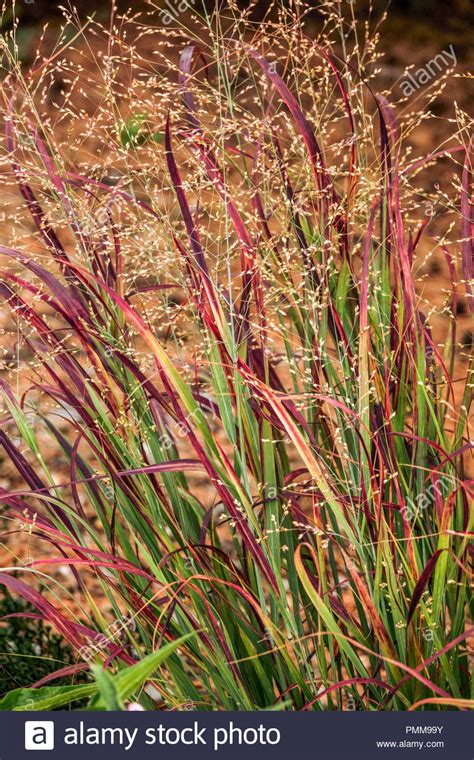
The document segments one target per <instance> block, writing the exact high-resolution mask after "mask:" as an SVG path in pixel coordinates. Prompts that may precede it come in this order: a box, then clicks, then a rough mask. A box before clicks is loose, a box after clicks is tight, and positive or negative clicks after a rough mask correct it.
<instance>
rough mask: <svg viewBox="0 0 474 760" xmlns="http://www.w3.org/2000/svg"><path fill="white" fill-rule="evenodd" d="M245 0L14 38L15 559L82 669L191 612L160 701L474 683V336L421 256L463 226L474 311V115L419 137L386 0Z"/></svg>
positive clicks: (414, 704)
mask: <svg viewBox="0 0 474 760" xmlns="http://www.w3.org/2000/svg"><path fill="white" fill-rule="evenodd" d="M228 6H229V7H228V11H227V12H226V13H224V14H223V15H219V14H213V15H212V16H208V17H206V16H204V17H203V18H201V17H199V16H198V15H197V14H195V15H194V17H193V18H192V23H191V24H190V27H189V29H188V30H187V31H186V32H185V31H183V29H182V28H181V27H180V24H181V23H182V22H181V20H180V21H179V25H178V27H179V28H176V29H174V28H169V29H166V30H164V29H161V30H160V29H158V30H157V29H155V28H154V27H153V25H152V24H149V25H148V26H147V25H146V24H145V22H144V21H143V19H142V17H140V16H138V17H137V16H134V17H133V18H128V19H127V18H122V19H118V18H113V19H112V22H111V24H110V28H108V29H107V30H103V29H102V28H101V27H100V26H99V24H97V23H96V22H94V21H93V20H89V22H88V24H89V27H88V29H85V30H80V31H81V34H82V35H84V36H85V37H86V39H87V40H89V42H90V41H91V40H94V41H95V43H94V44H97V45H98V46H99V48H100V51H101V52H100V55H98V56H97V57H96V56H95V54H92V53H90V50H91V49H92V48H87V47H86V52H84V50H82V51H81V52H80V54H79V53H78V47H77V44H78V43H77V39H80V37H78V34H79V32H77V34H76V35H74V34H69V39H71V38H72V42H70V47H65V46H64V47H61V46H60V45H59V46H58V48H57V49H56V50H55V51H54V52H53V53H52V54H51V55H48V56H44V57H43V58H41V59H39V60H38V61H36V62H34V63H33V64H31V65H30V67H29V68H28V70H26V71H25V70H24V69H23V68H22V67H21V66H20V64H19V63H18V61H17V60H16V58H15V52H14V49H13V48H14V46H13V48H12V46H11V45H10V47H9V48H8V49H7V47H6V46H4V47H5V56H7V55H8V58H7V64H6V65H7V69H8V71H7V72H6V81H5V89H4V92H5V95H4V101H5V142H4V151H3V156H2V165H3V172H4V178H5V180H4V181H5V183H6V186H8V187H9V192H10V194H11V195H12V196H13V197H14V199H15V201H14V206H15V208H14V211H11V209H10V217H9V218H10V219H11V220H12V222H13V224H12V225H10V226H8V225H7V228H6V229H7V233H5V234H4V235H3V244H2V246H1V248H0V253H1V255H2V257H3V262H4V266H3V267H2V272H1V284H0V296H1V299H2V308H3V310H4V312H6V311H8V310H9V312H10V314H11V315H12V317H13V318H14V320H15V324H16V325H17V330H18V334H17V336H16V344H15V345H16V346H17V357H18V361H19V362H23V364H17V368H18V369H19V368H21V373H19V374H17V375H16V377H15V376H14V374H15V367H12V368H11V372H10V376H9V373H8V372H5V373H3V379H2V380H1V392H2V398H3V406H4V409H3V414H2V419H1V426H0V444H1V447H2V455H3V457H4V458H5V459H6V460H9V463H10V467H13V469H14V470H15V471H16V473H17V480H18V483H17V484H16V485H15V487H11V488H10V487H2V488H1V490H0V498H1V501H2V504H3V508H4V510H5V513H4V515H5V518H6V520H7V532H8V533H10V532H14V531H18V530H21V531H23V532H24V535H25V540H26V538H27V539H28V542H29V543H30V547H31V548H30V555H29V556H28V557H26V558H25V559H24V561H22V559H21V558H17V559H16V561H14V559H13V557H12V562H11V566H8V567H6V568H4V569H3V571H2V572H1V573H0V583H1V584H2V585H3V586H4V587H6V588H7V589H9V591H10V592H11V593H13V594H15V595H19V596H21V597H24V598H25V599H26V600H27V601H28V603H29V604H33V605H34V606H35V608H36V610H37V614H38V615H39V616H40V617H41V619H42V620H44V621H47V622H48V623H50V624H51V625H52V626H53V627H54V629H55V631H56V632H57V633H59V634H60V635H61V636H62V637H63V638H64V640H65V641H66V642H67V643H68V645H69V646H70V647H72V648H73V649H74V651H75V652H76V656H77V661H76V664H75V665H69V666H68V668H67V670H66V674H67V675H69V676H71V678H73V677H74V675H75V673H79V672H81V673H82V672H83V671H84V670H85V669H87V667H88V663H89V662H95V661H97V660H98V661H100V662H101V663H103V666H104V668H105V669H107V670H109V671H110V672H111V673H113V674H115V675H114V678H117V677H119V676H117V675H116V674H119V675H120V674H121V672H122V671H124V673H126V672H127V671H128V669H130V668H133V667H134V666H135V667H136V663H137V662H140V661H142V660H143V661H145V658H146V657H150V654H151V653H152V652H156V651H159V650H160V649H161V648H162V647H164V646H165V645H166V644H168V643H170V642H176V641H177V640H178V639H179V640H180V641H179V644H177V645H176V646H175V647H171V648H168V649H167V650H166V652H167V656H166V659H165V658H161V660H160V663H159V667H158V660H157V661H156V662H155V661H151V660H147V662H152V664H153V668H155V669H154V670H150V667H151V666H150V667H144V668H143V669H142V671H140V672H142V682H141V683H142V685H143V684H145V683H146V685H145V686H144V688H143V689H142V688H141V687H140V681H139V679H138V680H133V679H132V680H131V681H130V683H131V684H132V686H131V687H130V688H128V691H127V692H126V696H127V699H129V698H132V696H133V699H134V701H136V702H139V703H141V704H142V705H143V706H144V707H146V708H148V709H183V708H186V709H195V710H261V709H263V710H265V709H288V710H343V709H347V707H348V705H349V704H350V705H351V707H352V709H360V710H406V709H429V710H437V709H462V708H465V707H467V706H468V705H469V704H470V703H469V698H470V663H469V656H468V655H469V637H471V638H472V634H473V629H472V627H470V623H469V612H468V610H469V604H470V601H471V591H470V586H469V570H468V566H469V553H470V550H471V548H472V547H470V537H471V536H472V513H471V512H470V509H469V507H470V500H471V499H472V480H470V475H469V469H468V467H469V461H468V458H469V456H470V453H471V448H472V444H471V443H470V440H469V432H468V423H469V402H470V397H471V392H472V360H471V363H470V364H468V363H466V362H465V363H464V365H463V377H462V378H461V379H459V377H458V375H456V372H457V370H456V367H458V360H457V353H456V352H457V346H456V332H455V321H454V318H452V329H451V330H450V331H448V334H447V335H446V336H445V338H444V339H443V345H440V343H439V342H438V341H437V340H435V339H434V337H433V333H432V328H431V324H430V317H431V316H432V315H431V313H430V312H429V310H428V311H427V310H426V309H425V308H424V303H423V298H422V297H421V296H420V293H419V289H418V283H417V271H418V268H419V267H420V266H421V265H420V258H419V257H420V255H421V256H430V255H431V254H432V252H433V251H439V252H440V253H441V254H442V255H443V256H444V258H445V260H446V262H447V267H448V269H449V271H450V274H451V278H452V292H451V293H450V294H448V296H447V300H446V304H445V305H444V308H445V309H446V310H449V313H450V314H451V316H452V313H454V312H455V307H456V299H457V298H459V297H460V296H461V295H462V297H463V298H465V299H466V302H467V305H468V308H469V309H471V311H472V308H473V299H472V290H471V282H472V240H471V236H470V231H471V205H470V194H469V193H470V190H469V185H470V181H471V170H472V165H471V159H470V147H471V146H470V143H469V137H468V135H467V123H468V120H467V119H466V117H465V115H464V114H463V113H462V112H461V111H460V110H459V109H458V111H457V114H456V116H457V128H456V130H453V134H452V139H450V140H449V141H448V142H446V143H445V145H443V146H442V148H441V149H440V150H436V149H434V148H433V149H431V150H430V151H429V153H428V155H427V156H426V157H425V158H419V157H415V156H413V155H411V150H410V148H409V147H408V145H409V135H410V133H411V131H412V130H413V129H415V128H416V126H417V124H418V123H419V121H420V119H421V118H422V114H421V113H420V112H419V110H418V111H416V112H415V111H414V110H413V106H412V104H411V103H407V102H406V101H404V100H403V98H402V100H401V102H392V100H394V101H396V98H394V99H391V97H390V94H389V93H388V92H385V91H384V92H381V91H380V90H378V89H377V73H378V69H377V66H378V63H377V62H378V53H377V47H376V43H377V35H375V34H372V33H371V32H370V31H369V27H368V26H366V27H364V28H362V30H361V29H358V27H356V26H354V25H351V23H350V19H349V23H347V20H345V19H343V18H342V17H341V16H339V15H338V14H339V12H338V13H336V12H335V11H334V10H333V6H332V5H330V4H328V6H327V14H326V17H325V22H324V28H323V32H322V33H321V35H320V36H319V37H318V38H317V39H312V38H311V36H309V34H306V31H305V26H304V23H303V21H304V20H303V19H302V18H299V17H298V16H295V15H292V13H290V11H285V10H284V8H280V9H279V14H278V21H274V20H272V19H273V17H271V18H270V17H269V19H268V20H266V21H264V22H262V24H261V25H259V27H258V28H254V27H253V26H252V23H251V21H249V19H248V17H247V15H246V14H245V13H244V14H243V15H241V16H237V15H236V14H237V11H236V10H234V9H233V4H232V3H229V4H228ZM352 11H353V8H352V6H350V9H349V12H352ZM230 16H232V23H230V21H231V19H230ZM275 18H276V16H275ZM74 23H75V18H74V16H71V17H69V18H68V19H67V25H68V29H69V28H70V27H71V26H72V25H73V24H74ZM147 23H149V20H148V21H147ZM177 23H178V22H177ZM183 23H184V22H183ZM338 33H340V34H341V38H340V39H339V40H338V39H337V34H338ZM100 46H102V47H100ZM87 51H89V53H88V52H87ZM68 55H69V56H70V58H68ZM97 61H98V69H97V68H96V67H95V64H96V63H97ZM92 64H94V66H93V65H92ZM53 75H54V76H56V79H57V78H58V77H60V78H61V82H62V84H63V89H64V92H63V93H62V95H59V94H58V89H57V88H56V89H55V91H54V93H53V95H51V91H50V88H51V81H52V78H53ZM448 76H449V72H445V73H443V75H442V77H441V79H440V80H439V81H436V82H433V84H432V86H431V88H430V89H429V92H427V94H426V98H427V99H429V98H430V97H431V96H432V95H434V94H436V92H437V91H438V89H441V88H442V86H443V82H444V81H445V78H446V77H448ZM55 81H56V80H55ZM48 98H49V100H48ZM61 98H62V100H61ZM55 99H56V100H61V102H60V103H59V104H58V103H56V102H55ZM46 107H48V108H50V109H52V110H53V113H54V114H55V117H54V118H53V117H51V118H43V117H42V114H43V113H44V109H45V108H46ZM55 107H56V108H57V110H56V111H54V108H55ZM451 126H452V125H451ZM75 130H76V131H75ZM440 163H442V165H443V166H444V167H445V172H444V174H445V177H446V179H445V182H444V188H443V192H445V193H446V196H445V200H446V202H445V205H444V206H443V211H442V213H440V214H439V215H438V216H435V217H431V216H430V217H428V216H426V215H425V214H424V212H423V205H422V202H421V200H420V198H422V192H423V191H422V189H420V187H419V186H418V185H417V183H418V182H421V186H423V181H424V180H423V177H425V176H426V174H427V173H428V174H429V173H430V172H436V173H437V172H438V166H439V165H440ZM436 176H438V173H437V174H436ZM15 188H16V190H15ZM18 191H19V194H17V195H16V196H15V195H14V193H15V192H17V193H18ZM448 193H449V196H448ZM18 199H21V200H18ZM28 214H29V218H30V220H31V222H32V224H33V228H31V224H30V226H28V222H27V221H26V220H27V215H28ZM8 230H10V231H9V232H8ZM463 291H464V293H463ZM12 340H13V339H12ZM20 354H21V355H20ZM461 386H462V388H461ZM51 449H52V450H53V451H54V452H55V457H56V458H55V460H54V461H52V460H51V457H50V456H49V455H48V453H47V452H49V451H51ZM57 460H59V463H58V461H57ZM471 477H472V475H471ZM20 483H21V484H20ZM58 567H61V568H63V569H64V568H66V570H68V577H69V583H68V584H66V583H65V580H64V574H63V575H60V574H59V573H58ZM39 586H41V590H39ZM181 637H184V638H181ZM94 672H95V673H96V674H97V673H99V676H100V672H99V671H97V670H95V671H94ZM134 672H135V673H136V672H137V671H134ZM60 675H62V676H64V669H63V670H62V671H61V674H60ZM99 676H97V677H99ZM54 677H55V674H54V673H53V674H52V675H50V676H49V677H48V679H45V678H43V679H42V686H41V687H40V688H38V689H34V690H31V691H30V692H29V693H28V694H27V695H26V693H25V692H22V693H21V694H20V693H19V694H18V695H17V696H15V695H14V694H13V696H12V695H10V699H9V701H8V703H7V705H6V709H12V705H13V706H14V707H15V708H16V709H21V707H22V705H24V704H25V701H24V700H25V699H27V698H28V699H29V700H30V702H29V703H28V704H29V706H30V708H31V705H32V704H33V705H34V704H36V702H35V700H38V704H41V693H42V691H43V689H45V688H46V689H52V688H53V687H54V684H55V681H54ZM104 677H105V676H104ZM123 677H125V676H123ZM134 678H135V677H134ZM92 686H93V685H92ZM132 687H133V688H132ZM62 688H64V687H62ZM71 688H73V687H71ZM87 688H88V687H87ZM81 689H82V690H80V691H79V692H77V694H78V696H77V698H78V699H79V698H81V699H83V698H84V695H85V692H84V687H81ZM133 689H136V691H135V692H134V693H133V694H132V691H133ZM49 693H51V692H49ZM55 693H56V694H61V693H62V694H63V695H64V697H63V698H62V697H61V696H59V697H55V699H56V702H55V703H54V704H55V705H57V704H58V700H59V701H61V699H62V702H63V703H65V702H67V701H70V702H72V703H73V704H74V702H73V700H74V699H75V698H76V697H75V694H76V692H68V691H67V689H66V691H64V692H60V691H58V690H57V691H56V692H55ZM88 693H89V692H88ZM120 693H121V694H122V696H123V695H124V694H125V692H123V693H122V692H120ZM43 694H44V692H43ZM68 694H69V696H68ZM90 694H93V690H91V691H90ZM42 704H43V705H44V702H43V703H42ZM0 705H1V703H0ZM33 709H34V708H33Z"/></svg>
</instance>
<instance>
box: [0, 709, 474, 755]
mask: <svg viewBox="0 0 474 760" xmlns="http://www.w3.org/2000/svg"><path fill="white" fill-rule="evenodd" d="M44 721H49V725H48V726H43V727H41V725H39V726H38V725H35V724H41V723H42V722H44ZM25 724H26V727H25ZM473 724H474V721H473V716H472V713H468V712H457V711H453V712H443V713H439V712H431V713H427V712H424V713H415V712H413V713H408V712H385V713H384V712H366V713H362V712H352V713H351V712H343V713H335V712H327V713H325V712H318V713H316V712H310V713H295V712H285V713H278V712H252V713H244V712H238V713H230V712H229V713H224V712H128V713H127V712H122V713H119V712H117V713H114V712H108V713H106V712H49V713H39V712H21V713H20V712H11V713H0V760H22V759H26V758H30V760H31V758H33V760H34V758H35V755H31V750H29V749H25V741H26V743H27V745H28V744H29V745H33V746H34V747H37V748H38V750H39V751H40V752H41V755H40V757H45V758H47V759H48V760H55V759H56V758H58V760H78V759H79V758H80V759H81V760H109V758H110V759H111V758H114V760H116V758H133V760H141V759H142V758H143V759H144V760H146V759H150V760H151V758H157V759H158V760H162V759H163V760H164V759H165V758H166V760H191V758H193V759H195V760H208V759H209V758H213V759H214V760H219V758H225V760H234V759H236V758H243V759H244V760H257V759H258V760H260V759H261V758H264V760H265V758H271V760H295V759H298V760H299V759H300V758H301V759H302V758H304V759H305V760H310V758H311V760H346V758H347V759H349V758H350V759H351V760H376V759H377V760H391V758H398V759H399V760H401V759H402V758H403V759H407V760H408V759H411V758H428V757H429V758H430V760H431V759H433V760H438V758H439V760H442V758H446V760H448V759H449V760H473V757H474V751H473V750H474V732H473V727H474V725H473ZM160 727H161V728H160ZM104 728H105V729H108V731H105V732H103V731H102V729H104ZM114 728H115V729H117V730H116V731H115V733H112V732H111V729H114ZM51 729H52V730H53V733H54V748H51V749H47V748H46V747H47V746H48V741H49V743H51V735H50V732H51ZM119 729H120V730H119ZM126 729H127V730H126ZM186 729H187V730H186ZM183 730H184V731H183ZM231 737H232V741H231ZM112 739H113V741H112ZM153 739H154V743H152V741H153ZM175 740H178V743H173V744H170V743H169V742H170V741H171V742H174V741H175ZM147 741H148V743H147ZM45 742H46V747H45ZM98 742H100V743H98ZM186 742H191V743H190V744H187V743H186ZM204 742H205V743H204ZM377 742H379V743H380V742H396V743H397V746H394V745H393V744H392V745H389V744H387V745H385V746H383V745H381V744H377ZM414 742H416V744H414ZM410 743H411V744H410ZM421 743H422V744H421ZM434 743H436V744H434ZM127 746H128V749H127Z"/></svg>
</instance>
